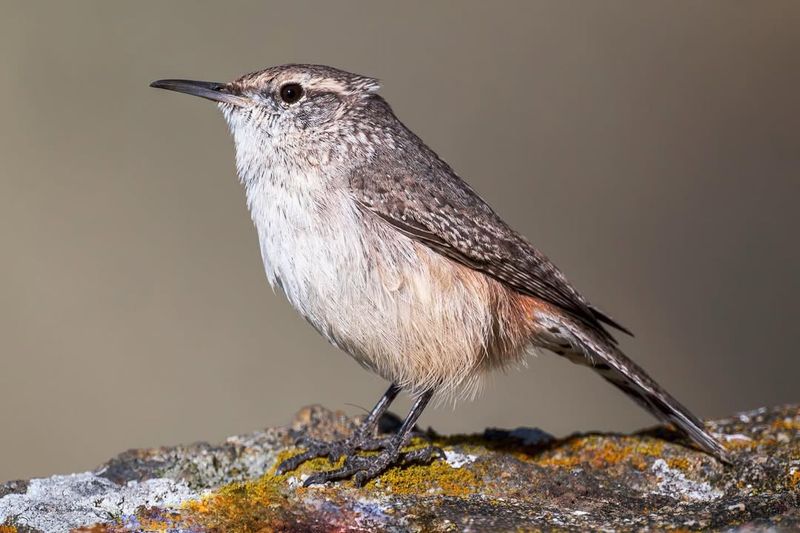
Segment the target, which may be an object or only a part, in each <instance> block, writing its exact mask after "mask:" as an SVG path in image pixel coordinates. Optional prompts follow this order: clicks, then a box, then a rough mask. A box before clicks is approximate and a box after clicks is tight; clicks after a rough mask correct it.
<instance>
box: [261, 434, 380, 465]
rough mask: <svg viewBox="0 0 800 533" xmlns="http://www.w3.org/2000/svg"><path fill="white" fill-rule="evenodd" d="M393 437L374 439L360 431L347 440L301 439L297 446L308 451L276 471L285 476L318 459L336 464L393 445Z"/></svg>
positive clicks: (296, 443) (291, 458) (287, 461)
mask: <svg viewBox="0 0 800 533" xmlns="http://www.w3.org/2000/svg"><path fill="white" fill-rule="evenodd" d="M392 438H393V437H383V438H378V437H373V436H369V435H364V434H363V433H362V432H360V431H356V432H355V433H354V434H353V435H351V436H349V437H348V438H346V439H341V440H336V441H332V442H327V441H324V440H318V439H312V438H310V437H301V438H299V439H298V440H297V441H296V442H295V445H296V446H301V447H303V448H305V449H306V450H305V451H304V452H302V453H299V454H297V455H295V456H294V457H290V458H288V459H286V460H285V461H283V462H282V463H281V464H279V465H278V468H277V469H276V471H275V472H276V474H277V475H282V474H285V473H286V472H291V471H292V470H295V469H296V468H297V467H298V466H300V465H301V464H303V463H305V462H306V461H310V460H311V459H316V458H318V457H327V458H328V460H329V461H330V462H332V463H335V462H336V461H338V460H339V458H341V457H350V456H351V455H354V454H355V453H356V452H357V451H359V450H362V451H375V450H380V449H383V448H386V447H388V446H390V445H391V442H392Z"/></svg>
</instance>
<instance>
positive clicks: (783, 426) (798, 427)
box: [771, 417, 800, 431]
mask: <svg viewBox="0 0 800 533" xmlns="http://www.w3.org/2000/svg"><path fill="white" fill-rule="evenodd" d="M771 426H772V429H775V430H779V431H780V430H783V431H800V419H798V418H789V417H786V418H778V419H777V420H774V421H773V422H772V424H771Z"/></svg>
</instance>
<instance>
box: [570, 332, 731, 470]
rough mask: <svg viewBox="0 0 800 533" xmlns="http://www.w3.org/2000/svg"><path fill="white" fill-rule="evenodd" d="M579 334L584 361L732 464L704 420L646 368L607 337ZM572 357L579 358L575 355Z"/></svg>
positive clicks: (695, 440)
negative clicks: (646, 370)
mask: <svg viewBox="0 0 800 533" xmlns="http://www.w3.org/2000/svg"><path fill="white" fill-rule="evenodd" d="M579 337H580V338H581V344H582V348H583V350H584V353H585V357H584V359H583V361H580V362H582V363H583V364H588V365H590V366H591V367H592V368H594V370H595V371H597V373H598V374H600V375H601V376H603V378H604V379H606V381H608V382H609V383H611V384H612V385H614V386H615V387H617V388H618V389H620V390H621V391H622V392H624V393H625V394H627V395H628V396H630V397H631V398H633V399H634V400H636V402H637V403H639V404H640V405H641V406H642V407H644V408H645V409H647V410H648V411H650V412H651V413H652V414H654V415H655V416H656V417H657V418H659V419H660V420H662V421H664V422H669V423H672V424H674V425H675V427H677V428H678V429H679V430H680V431H681V432H683V433H684V434H686V436H688V437H689V438H690V439H691V440H692V441H693V442H694V443H695V444H696V445H697V446H698V447H699V448H700V449H701V450H703V451H705V452H706V453H709V454H711V455H713V456H714V457H716V458H717V459H719V460H720V461H722V462H723V463H726V464H731V459H730V456H729V455H728V452H727V451H726V450H725V448H724V447H723V446H722V445H721V444H720V443H719V441H717V439H715V438H714V437H713V436H712V435H711V434H710V433H709V432H708V431H707V430H706V429H705V427H704V426H703V422H702V421H701V420H700V419H699V418H697V417H696V416H694V415H693V414H692V413H691V412H690V411H689V410H688V409H687V408H686V407H684V406H683V405H682V404H681V403H680V402H679V401H678V400H676V399H675V398H673V397H672V395H671V394H670V393H668V392H667V391H666V390H664V389H663V388H662V387H661V386H660V385H659V384H658V383H656V382H655V380H653V378H651V377H650V376H648V375H647V373H646V372H645V371H644V369H642V368H641V367H640V366H639V365H637V364H636V363H634V362H633V361H631V360H630V359H629V358H628V357H627V356H626V355H625V354H624V353H622V351H620V350H619V349H618V348H617V347H616V346H613V345H611V344H610V343H608V342H606V341H603V340H601V339H598V338H596V337H595V336H589V335H586V334H585V332H581V333H580V334H579ZM570 359H571V360H573V362H578V361H576V360H575V358H572V357H571V358H570Z"/></svg>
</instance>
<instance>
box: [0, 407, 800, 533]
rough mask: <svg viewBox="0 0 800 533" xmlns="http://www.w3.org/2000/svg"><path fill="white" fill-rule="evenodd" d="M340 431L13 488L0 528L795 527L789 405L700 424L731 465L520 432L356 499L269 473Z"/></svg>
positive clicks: (635, 444) (185, 450) (405, 472)
mask: <svg viewBox="0 0 800 533" xmlns="http://www.w3.org/2000/svg"><path fill="white" fill-rule="evenodd" d="M382 423H383V427H384V428H385V429H388V427H389V426H391V425H393V424H395V423H396V420H394V419H392V418H391V417H387V418H385V419H384V420H383V421H382ZM352 424H353V421H352V420H349V419H348V418H346V417H345V416H344V415H343V414H342V413H334V412H331V411H328V410H326V409H324V408H321V407H309V408H306V409H303V410H302V411H300V413H298V415H297V417H296V419H295V421H294V423H293V424H292V425H291V426H290V427H284V428H272V429H266V430H264V431H257V432H254V433H251V434H249V435H243V436H239V437H231V438H229V439H228V440H226V441H225V442H223V443H222V444H219V445H210V444H205V443H200V444H193V445H189V446H177V447H171V448H157V449H152V450H132V451H128V452H125V453H123V454H122V455H120V456H118V457H116V458H114V459H112V460H111V461H109V462H108V463H106V464H104V465H102V466H101V467H99V468H98V469H97V470H95V471H93V472H84V473H80V474H73V475H69V476H53V477H50V478H43V479H32V480H30V481H14V482H9V483H6V484H3V485H0V524H2V525H0V533H12V532H18V533H22V532H28V531H31V532H35V531H46V532H51V531H52V532H61V531H64V532H66V531H70V530H74V531H87V532H88V531H93V532H107V533H113V532H124V531H192V532H204V531H213V532H222V531H231V532H236V531H241V532H258V531H261V532H267V531H375V530H386V531H398V532H400V531H461V530H468V531H526V530H538V529H566V530H580V531H585V530H597V529H604V530H642V529H656V530H661V529H670V528H680V529H690V530H691V529H704V528H713V529H734V530H735V529H741V530H746V531H754V530H767V529H773V528H778V529H787V530H788V529H795V528H799V529H800V407H798V406H785V407H779V408H773V409H759V410H756V411H752V412H748V413H742V414H739V415H737V416H735V417H733V418H730V419H726V420H721V421H717V422H710V423H708V427H709V429H710V430H711V431H712V432H714V433H716V434H718V435H719V436H720V438H721V439H722V440H723V441H724V442H725V443H726V446H727V447H728V448H729V449H730V450H731V452H732V455H733V457H734V458H735V464H734V465H733V466H729V467H726V466H724V465H721V464H719V463H718V462H716V461H715V460H714V459H712V458H710V457H709V456H707V455H705V454H703V453H700V452H696V451H694V450H692V449H690V448H687V447H684V446H683V445H682V444H681V443H680V442H678V441H676V436H675V435H674V434H672V433H671V432H669V431H668V430H666V429H663V428H662V429H657V430H652V431H647V432H640V433H637V434H634V435H617V434H588V435H575V436H571V437H567V438H564V439H554V438H552V437H550V436H548V435H546V434H544V433H542V432H538V431H536V430H527V429H518V430H514V431H504V430H487V431H485V432H484V433H483V434H481V435H468V436H462V435H453V436H440V435H436V434H435V433H433V432H429V435H428V438H430V439H432V440H433V441H434V442H435V443H436V444H438V445H439V446H441V447H442V448H443V449H444V450H445V454H446V458H445V459H442V460H437V461H435V462H434V463H432V464H431V465H429V466H409V467H407V468H395V469H392V470H389V471H388V472H386V473H385V474H384V475H383V476H381V477H380V478H378V479H377V480H374V481H372V482H370V483H368V484H367V485H366V486H365V487H363V488H356V487H354V486H353V485H352V484H351V483H350V482H344V483H341V484H329V485H326V486H315V487H309V488H303V487H302V480H303V479H305V476H307V475H308V472H310V471H312V470H315V469H320V468H330V467H332V465H330V464H329V463H328V462H327V461H326V460H323V459H318V460H314V461H311V462H309V463H306V464H305V465H303V466H302V467H301V468H300V469H299V470H298V471H296V472H291V473H289V474H287V475H284V476H276V475H275V474H274V466H275V464H276V463H277V462H278V461H280V460H281V459H283V458H285V457H288V456H290V455H291V454H293V453H296V450H295V449H294V448H293V447H292V443H293V442H294V441H295V440H296V439H297V438H298V437H300V436H303V435H310V436H313V437H318V438H332V437H340V436H342V435H343V434H346V433H347V432H348V431H349V430H350V429H351V427H352ZM422 442H423V441H422V439H421V438H417V439H415V440H414V441H413V442H412V444H411V445H412V446H418V445H421V444H422Z"/></svg>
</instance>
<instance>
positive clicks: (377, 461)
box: [303, 438, 444, 487]
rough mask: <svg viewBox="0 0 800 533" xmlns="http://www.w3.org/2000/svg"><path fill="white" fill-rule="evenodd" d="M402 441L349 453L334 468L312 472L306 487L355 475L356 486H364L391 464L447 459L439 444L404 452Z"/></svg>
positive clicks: (396, 440)
mask: <svg viewBox="0 0 800 533" xmlns="http://www.w3.org/2000/svg"><path fill="white" fill-rule="evenodd" d="M402 447H403V443H402V441H401V440H399V439H397V438H393V439H391V442H390V443H388V444H387V445H385V446H383V447H382V449H381V451H380V452H379V453H377V454H375V455H366V456H364V455H356V454H355V453H353V454H350V455H347V458H346V459H345V462H344V465H343V466H342V467H341V468H336V469H334V470H326V471H323V472H316V473H314V474H311V475H310V476H309V477H308V478H307V479H306V480H305V481H304V482H303V486H304V487H308V486H309V485H316V484H322V483H327V482H328V481H338V480H342V479H349V478H353V483H355V485H356V486H357V487H362V486H364V484H365V483H367V482H368V481H370V480H371V479H375V478H376V477H378V476H379V475H381V474H382V473H384V472H385V471H386V470H388V469H389V468H390V467H392V466H397V465H399V466H405V465H410V464H428V463H430V462H431V461H432V460H433V459H434V458H435V457H440V458H444V452H443V451H442V449H441V448H438V447H436V446H426V447H424V448H417V449H414V450H411V451H407V452H403V451H401V450H402Z"/></svg>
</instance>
